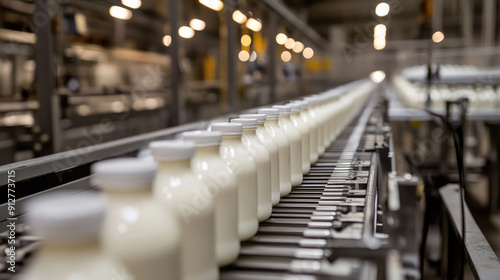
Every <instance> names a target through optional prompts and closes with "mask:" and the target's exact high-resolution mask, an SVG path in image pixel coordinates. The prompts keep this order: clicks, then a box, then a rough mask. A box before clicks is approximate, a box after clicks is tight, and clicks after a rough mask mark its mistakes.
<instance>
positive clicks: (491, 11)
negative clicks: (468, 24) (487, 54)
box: [483, 0, 496, 47]
mask: <svg viewBox="0 0 500 280" xmlns="http://www.w3.org/2000/svg"><path fill="white" fill-rule="evenodd" d="M495 6H496V1H495V0H483V46H484V47H492V46H494V44H495V25H496V18H495V13H496V7H495Z"/></svg>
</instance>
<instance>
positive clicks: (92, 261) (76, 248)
mask: <svg viewBox="0 0 500 280" xmlns="http://www.w3.org/2000/svg"><path fill="white" fill-rule="evenodd" d="M27 210H28V211H29V212H28V214H27V215H26V216H27V223H28V225H30V226H31V228H32V229H33V233H34V234H35V235H37V236H39V237H41V238H42V239H43V241H42V244H41V246H40V249H39V250H38V252H37V253H36V254H35V255H34V257H33V259H32V260H31V262H30V264H29V266H28V267H26V270H25V271H24V272H23V273H21V274H20V275H19V278H17V279H22V280H67V279H75V275H76V276H77V277H78V279H88V280H90V279H92V280H109V279H113V277H116V275H122V276H126V277H133V275H131V273H130V272H129V271H128V270H127V268H126V267H125V266H124V265H123V264H121V263H120V262H119V261H118V260H116V259H115V258H112V257H110V256H109V255H108V254H106V253H105V252H104V250H102V249H101V245H100V239H99V234H100V232H101V226H102V223H103V221H104V211H105V206H104V203H103V201H102V200H101V198H100V197H99V195H97V194H95V193H89V192H85V193H79V194H74V193H71V194H70V193H68V192H58V193H57V194H50V195H45V196H42V197H37V198H34V199H33V200H32V201H30V202H28V205H27ZM72 277H73V278H72Z"/></svg>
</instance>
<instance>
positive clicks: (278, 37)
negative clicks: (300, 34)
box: [276, 33, 288, 45]
mask: <svg viewBox="0 0 500 280" xmlns="http://www.w3.org/2000/svg"><path fill="white" fill-rule="evenodd" d="M287 39H288V37H287V36H286V35H285V34H283V33H279V34H278V35H276V43H278V44H280V45H284V44H285V43H286V40H287Z"/></svg>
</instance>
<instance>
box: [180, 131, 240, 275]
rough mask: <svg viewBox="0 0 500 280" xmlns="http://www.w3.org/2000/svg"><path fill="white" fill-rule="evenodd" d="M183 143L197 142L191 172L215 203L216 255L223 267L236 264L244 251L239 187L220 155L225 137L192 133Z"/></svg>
mask: <svg viewBox="0 0 500 280" xmlns="http://www.w3.org/2000/svg"><path fill="white" fill-rule="evenodd" d="M182 138H183V140H186V141H191V142H194V144H195V153H194V156H193V158H192V159H191V169H192V170H193V172H194V173H195V174H196V176H197V177H198V179H199V180H201V181H202V182H203V184H204V185H205V191H204V194H206V195H210V196H211V197H212V198H213V199H214V201H215V246H216V247H215V252H216V255H217V263H218V264H219V266H225V265H228V264H230V263H232V262H233V261H234V260H236V258H237V257H238V254H239V252H240V239H239V237H238V188H237V185H236V177H235V176H234V174H233V171H232V170H231V169H230V168H229V167H228V166H227V165H226V163H225V162H224V161H223V160H222V158H221V157H220V154H219V147H220V143H221V140H222V134H221V133H220V132H217V131H189V132H184V133H182Z"/></svg>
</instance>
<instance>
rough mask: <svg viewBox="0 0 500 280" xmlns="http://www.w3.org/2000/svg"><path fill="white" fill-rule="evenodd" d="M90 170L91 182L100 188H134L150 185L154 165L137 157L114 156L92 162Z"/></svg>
mask: <svg viewBox="0 0 500 280" xmlns="http://www.w3.org/2000/svg"><path fill="white" fill-rule="evenodd" d="M91 171H92V174H93V176H92V178H91V182H92V183H93V184H95V185H97V186H98V187H99V188H101V189H106V190H111V189H113V190H135V189H143V188H149V187H150V186H151V183H152V182H153V180H154V177H155V174H156V166H155V165H154V164H153V163H152V162H147V161H145V160H141V159H137V158H116V159H108V160H104V161H100V162H97V163H94V164H92V166H91Z"/></svg>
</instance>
